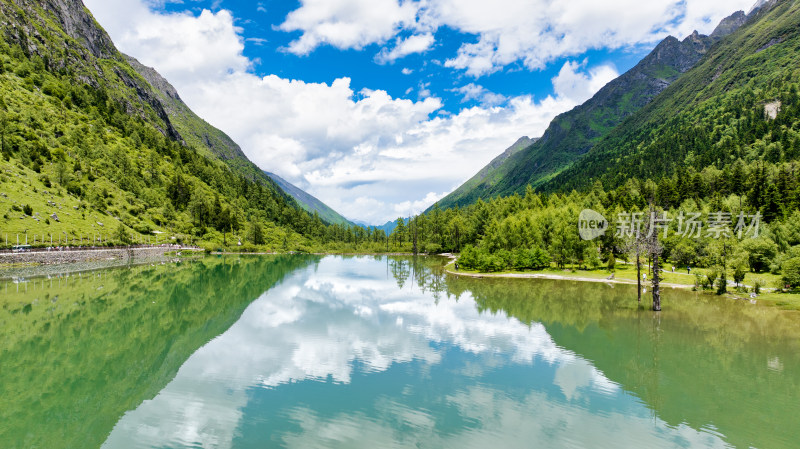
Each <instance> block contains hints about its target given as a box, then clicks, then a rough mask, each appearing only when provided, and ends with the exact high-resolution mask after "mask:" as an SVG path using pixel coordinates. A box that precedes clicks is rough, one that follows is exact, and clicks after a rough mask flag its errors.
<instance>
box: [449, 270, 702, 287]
mask: <svg viewBox="0 0 800 449" xmlns="http://www.w3.org/2000/svg"><path fill="white" fill-rule="evenodd" d="M447 266H450V264H447ZM447 266H446V267H447ZM446 267H445V270H444V271H445V272H446V273H448V274H452V275H453V276H466V277H471V278H477V279H480V278H506V279H549V280H553V281H578V282H595V283H602V284H625V285H637V283H636V281H631V280H627V279H599V278H588V277H581V276H564V275H560V274H546V273H497V274H492V273H466V272H462V271H452V270H449V269H448V268H446ZM642 285H644V286H649V285H650V283H649V282H646V283H644V284H642ZM660 285H661V286H662V287H669V288H686V289H691V288H693V287H694V286H693V285H688V284H675V283H667V282H662V283H661V284H660Z"/></svg>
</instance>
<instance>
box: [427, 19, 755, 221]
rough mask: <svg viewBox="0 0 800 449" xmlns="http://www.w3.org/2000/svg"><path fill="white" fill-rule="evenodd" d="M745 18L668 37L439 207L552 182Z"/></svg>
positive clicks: (726, 20) (461, 204) (732, 30)
mask: <svg viewBox="0 0 800 449" xmlns="http://www.w3.org/2000/svg"><path fill="white" fill-rule="evenodd" d="M745 20H746V16H745V14H744V13H743V12H742V11H738V12H736V13H734V14H733V15H731V16H729V17H727V18H725V19H723V20H722V21H721V22H720V24H719V25H718V26H717V28H716V29H715V30H714V32H712V33H711V35H710V36H704V35H700V34H699V33H697V32H696V31H695V32H694V33H692V34H691V35H690V36H688V37H686V38H685V39H684V40H682V41H680V40H678V39H676V38H675V37H672V36H669V37H667V38H665V39H664V40H663V41H661V42H660V43H659V44H658V45H657V46H656V47H655V48H654V49H653V50H652V51H651V52H650V53H649V54H648V55H647V56H646V57H644V58H643V59H642V60H641V61H640V62H639V63H638V64H637V65H636V66H634V67H633V68H632V69H630V70H629V71H627V72H625V73H624V74H622V75H621V76H619V77H618V78H616V79H614V80H613V81H611V82H609V83H608V84H607V85H606V86H604V87H603V88H602V89H600V90H599V91H598V92H597V93H596V94H595V95H594V96H593V97H592V98H590V99H589V100H587V101H586V102H585V103H583V104H581V105H580V106H577V107H575V108H574V109H572V110H570V111H568V112H565V113H563V114H560V115H558V116H557V117H556V118H555V119H553V121H552V122H551V123H550V125H549V126H548V128H547V130H546V131H545V133H544V134H543V135H542V137H541V138H540V139H538V140H536V141H535V142H533V143H531V144H530V145H529V146H527V147H526V148H524V149H522V150H519V151H516V152H514V153H513V154H512V155H510V156H509V157H506V158H504V159H503V160H502V163H501V164H500V165H499V166H492V167H487V168H484V170H487V171H489V172H491V173H492V176H491V177H490V178H487V179H478V178H480V176H479V175H476V177H473V178H472V179H470V180H469V181H467V183H465V184H464V185H463V186H461V187H459V188H458V189H456V191H454V192H453V193H451V194H450V195H448V196H447V197H445V198H444V199H442V200H441V201H439V205H440V207H443V208H447V207H452V206H455V205H459V206H464V205H467V204H471V203H472V202H474V201H476V200H477V199H478V198H482V199H489V198H494V197H497V196H507V195H511V194H513V193H519V194H522V193H524V191H525V188H526V186H528V185H531V186H533V187H538V186H540V185H542V184H544V183H546V182H548V181H549V180H550V179H552V178H553V177H554V176H556V175H558V174H559V173H561V172H562V171H564V170H565V169H566V168H568V167H569V166H570V165H572V164H573V163H575V161H577V160H578V159H580V158H581V156H583V155H584V154H586V153H587V152H588V151H589V150H590V149H591V148H592V147H593V146H594V145H595V144H596V143H597V142H598V141H600V139H602V138H603V137H604V136H606V135H607V134H608V133H609V132H611V130H613V129H614V128H615V127H616V126H617V125H619V124H620V123H621V122H622V121H623V120H624V119H625V118H627V117H629V116H631V115H632V114H634V113H635V112H637V111H639V110H640V109H642V108H643V107H644V106H646V105H647V104H649V103H650V102H651V101H652V100H653V98H655V97H656V96H657V95H658V94H660V93H661V92H663V91H664V90H665V89H666V88H667V87H668V86H669V85H670V84H672V83H673V82H675V81H676V80H677V79H679V78H680V76H681V75H683V74H684V73H685V72H687V71H688V70H689V69H691V68H692V67H694V65H695V64H697V62H698V61H700V59H701V58H702V57H703V56H704V55H705V54H706V53H707V52H708V50H709V49H710V48H711V47H712V46H713V45H714V44H715V43H716V42H718V41H719V40H721V39H723V38H724V37H725V36H727V35H729V34H730V33H732V32H734V31H735V30H736V29H738V28H739V27H740V26H741V25H742V24H743V23H744V22H745ZM494 163H495V161H493V163H492V164H494ZM492 164H490V165H492ZM484 170H482V172H483V171H484Z"/></svg>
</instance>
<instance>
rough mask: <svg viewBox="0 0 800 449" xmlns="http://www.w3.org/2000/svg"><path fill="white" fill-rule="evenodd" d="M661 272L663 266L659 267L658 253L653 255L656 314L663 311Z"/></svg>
mask: <svg viewBox="0 0 800 449" xmlns="http://www.w3.org/2000/svg"><path fill="white" fill-rule="evenodd" d="M660 271H661V266H660V265H659V261H658V253H654V254H653V310H654V311H656V312H660V311H661V289H660V287H659V283H660V282H661V279H659V272H660Z"/></svg>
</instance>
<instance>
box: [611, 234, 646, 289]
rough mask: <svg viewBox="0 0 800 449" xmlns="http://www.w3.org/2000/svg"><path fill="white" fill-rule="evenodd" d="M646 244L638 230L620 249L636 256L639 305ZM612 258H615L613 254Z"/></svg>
mask: <svg viewBox="0 0 800 449" xmlns="http://www.w3.org/2000/svg"><path fill="white" fill-rule="evenodd" d="M646 243H647V242H645V238H644V236H643V235H642V234H641V232H639V231H638V230H637V231H636V232H635V234H634V235H632V236H630V237H629V238H628V239H627V240H626V241H625V243H624V244H623V246H622V247H621V248H620V250H621V251H622V252H623V253H625V254H635V255H636V288H637V294H638V298H637V300H638V302H639V304H641V303H642V256H643V255H645V254H647V251H646ZM611 257H614V256H613V254H612V256H611Z"/></svg>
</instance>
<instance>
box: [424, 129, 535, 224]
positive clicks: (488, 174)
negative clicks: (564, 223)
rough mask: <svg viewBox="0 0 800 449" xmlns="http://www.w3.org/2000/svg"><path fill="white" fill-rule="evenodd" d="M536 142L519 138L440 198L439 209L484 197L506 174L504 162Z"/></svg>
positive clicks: (525, 137) (463, 204) (526, 138)
mask: <svg viewBox="0 0 800 449" xmlns="http://www.w3.org/2000/svg"><path fill="white" fill-rule="evenodd" d="M536 140H537V139H531V138H529V137H527V136H524V137H520V138H519V140H517V141H516V142H514V145H511V146H510V147H509V148H508V149H506V150H505V151H503V152H502V153H501V154H500V155H499V156H497V157H496V158H494V159H492V162H489V164H488V165H487V166H486V167H483V168H482V169H481V171H479V172H478V173H477V174H476V175H475V176H473V177H472V178H470V179H469V180H468V181H467V182H465V183H464V184H462V185H461V186H459V187H458V188H457V189H456V190H454V191H453V192H452V193H450V194H449V195H447V196H446V197H444V198H442V199H441V200H440V201H439V207H441V208H443V209H448V208H451V207H454V206H466V205H468V204H472V203H474V202H475V201H477V199H478V198H481V197H484V196H485V195H486V192H487V190H489V189H491V188H493V187H494V186H495V185H496V184H497V183H498V182H499V181H500V180H501V179H502V178H503V176H504V175H505V174H506V173H505V171H504V170H503V169H502V167H503V164H504V162H506V160H507V159H508V158H510V157H511V156H514V155H515V154H517V153H519V152H520V151H522V150H524V149H525V148H528V147H529V146H530V145H531V144H533V143H534V142H536ZM432 208H433V206H431V208H430V209H428V211H430V210H431V209H432ZM426 212H427V211H426Z"/></svg>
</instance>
